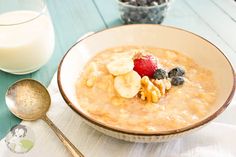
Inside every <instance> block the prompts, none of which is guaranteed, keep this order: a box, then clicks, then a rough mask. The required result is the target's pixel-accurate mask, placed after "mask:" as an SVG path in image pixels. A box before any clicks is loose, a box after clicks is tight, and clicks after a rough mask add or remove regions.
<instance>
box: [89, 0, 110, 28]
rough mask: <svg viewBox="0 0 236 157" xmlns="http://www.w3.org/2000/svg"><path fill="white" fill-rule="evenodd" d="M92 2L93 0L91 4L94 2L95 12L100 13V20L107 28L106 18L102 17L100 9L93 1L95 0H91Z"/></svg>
mask: <svg viewBox="0 0 236 157" xmlns="http://www.w3.org/2000/svg"><path fill="white" fill-rule="evenodd" d="M92 2H93V4H94V6H95V8H96V9H97V12H98V14H99V15H100V17H101V19H102V22H103V23H104V25H105V27H106V28H109V26H108V25H107V23H106V20H105V19H104V17H103V15H102V13H101V11H100V9H99V7H98V5H97V3H96V2H95V0H92Z"/></svg>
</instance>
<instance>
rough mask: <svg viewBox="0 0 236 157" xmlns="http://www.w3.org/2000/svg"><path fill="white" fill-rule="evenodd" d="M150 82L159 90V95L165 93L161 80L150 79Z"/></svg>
mask: <svg viewBox="0 0 236 157" xmlns="http://www.w3.org/2000/svg"><path fill="white" fill-rule="evenodd" d="M152 82H153V84H154V85H155V86H156V87H157V88H158V89H159V90H160V92H161V95H164V94H165V93H166V88H165V84H164V82H163V81H162V80H152Z"/></svg>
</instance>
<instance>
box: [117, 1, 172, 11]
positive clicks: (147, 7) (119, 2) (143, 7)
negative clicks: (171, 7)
mask: <svg viewBox="0 0 236 157" xmlns="http://www.w3.org/2000/svg"><path fill="white" fill-rule="evenodd" d="M171 1H172V0H168V2H165V3H162V4H160V5H154V6H134V5H130V4H126V3H124V2H121V0H116V2H117V3H118V4H120V5H123V6H125V7H129V8H141V9H152V8H159V7H162V6H165V5H168V4H169V3H170V2H171Z"/></svg>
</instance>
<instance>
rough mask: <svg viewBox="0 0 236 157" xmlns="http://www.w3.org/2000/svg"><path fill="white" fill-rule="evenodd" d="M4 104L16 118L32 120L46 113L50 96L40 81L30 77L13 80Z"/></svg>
mask: <svg viewBox="0 0 236 157" xmlns="http://www.w3.org/2000/svg"><path fill="white" fill-rule="evenodd" d="M6 104H7V106H8V108H9V110H10V111H11V112H12V113H13V114H14V115H15V116H17V117H18V118H20V119H23V120H30V121H32V120H37V119H40V118H41V117H43V116H45V115H46V112H47V111H48V109H49V107H50V104H51V98H50V95H49V93H48V91H47V89H46V88H45V87H44V86H43V85H42V84H41V83H39V82H38V81H35V80H32V79H24V80H20V81H17V82H15V83H14V84H13V85H12V86H11V87H10V88H9V89H8V90H7V93H6Z"/></svg>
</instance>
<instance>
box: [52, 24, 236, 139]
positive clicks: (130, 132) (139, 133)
mask: <svg viewBox="0 0 236 157" xmlns="http://www.w3.org/2000/svg"><path fill="white" fill-rule="evenodd" d="M136 26H144V27H146V26H155V27H165V28H170V29H175V30H178V31H183V32H187V33H189V34H192V35H194V36H196V37H198V38H200V39H202V40H204V41H206V42H208V43H209V44H211V45H212V46H214V47H215V48H216V49H218V50H219V52H220V53H221V54H222V55H223V57H224V58H225V59H226V61H227V62H228V64H229V65H230V68H231V72H232V75H233V80H232V81H233V86H232V89H231V91H230V94H229V96H228V97H227V99H226V101H225V102H224V103H223V104H222V105H221V106H220V108H219V109H218V110H216V111H215V112H213V113H212V114H211V115H209V116H207V117H205V118H204V119H202V120H200V121H198V122H196V123H193V124H191V125H188V126H186V127H182V128H179V129H173V130H167V131H160V132H158V131H157V132H147V133H145V132H142V131H133V130H128V129H121V128H114V127H112V126H110V125H106V124H104V123H102V122H99V121H95V120H94V119H93V118H92V117H90V116H88V115H87V114H84V113H83V112H82V111H80V110H79V109H78V108H76V107H75V105H74V104H73V103H72V102H71V101H70V100H69V98H68V97H67V95H66V93H65V92H64V90H63V87H62V84H61V67H62V64H63V61H64V59H65V57H66V56H67V54H68V53H69V52H70V50H71V49H72V48H74V47H75V46H76V45H77V44H78V43H80V42H81V41H83V40H85V39H87V38H89V37H90V36H93V35H95V34H99V33H102V32H104V31H107V30H112V29H118V28H120V27H136ZM57 84H58V87H59V91H60V93H61V95H62V97H63V99H64V100H65V102H66V103H67V105H68V106H69V107H70V108H71V109H72V110H74V111H75V112H76V113H78V114H79V115H80V116H81V117H82V118H83V119H85V120H86V121H88V122H90V123H92V124H93V125H96V126H99V127H102V128H103V129H106V130H109V131H113V132H118V133H122V134H128V135H136V136H163V135H173V134H177V133H182V132H186V131H189V130H192V129H195V128H198V127H201V126H203V125H204V124H207V123H208V122H210V121H211V120H213V119H215V118H216V117H217V116H218V115H219V114H221V113H222V112H223V111H224V110H225V109H226V108H227V107H228V105H229V104H230V102H231V100H232V98H233V96H234V93H235V88H236V74H235V72H234V69H233V66H232V64H231V62H230V61H229V59H228V58H227V57H226V55H225V54H224V53H223V52H222V51H221V50H220V49H219V48H218V47H217V46H215V45H214V44H213V43H212V42H210V41H209V40H207V39H205V38H203V37H202V36H200V35H197V34H195V33H193V32H190V31H187V30H184V29H182V28H177V27H173V26H165V25H159V24H130V25H121V26H116V27H112V28H109V29H104V30H101V31H97V32H95V33H93V34H90V35H88V36H86V37H84V38H82V39H81V40H79V41H77V42H76V43H75V44H74V45H72V46H71V47H70V48H69V49H68V50H67V52H66V53H65V55H64V56H63V58H62V59H61V62H60V64H59V66H58V72H57Z"/></svg>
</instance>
